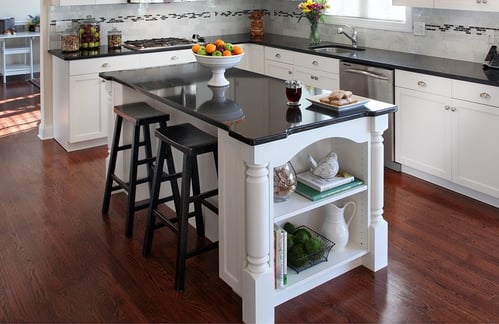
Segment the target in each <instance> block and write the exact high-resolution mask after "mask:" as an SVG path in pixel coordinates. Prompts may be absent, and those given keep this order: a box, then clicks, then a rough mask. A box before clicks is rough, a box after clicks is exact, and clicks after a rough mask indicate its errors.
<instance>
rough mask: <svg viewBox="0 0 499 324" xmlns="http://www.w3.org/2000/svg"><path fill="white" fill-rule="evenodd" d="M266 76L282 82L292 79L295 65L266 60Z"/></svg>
mask: <svg viewBox="0 0 499 324" xmlns="http://www.w3.org/2000/svg"><path fill="white" fill-rule="evenodd" d="M265 74H266V75H269V76H272V77H274V78H278V79H282V80H286V79H292V78H293V65H291V64H288V63H281V62H276V61H271V60H265Z"/></svg>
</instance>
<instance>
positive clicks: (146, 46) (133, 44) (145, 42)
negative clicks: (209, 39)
mask: <svg viewBox="0 0 499 324" xmlns="http://www.w3.org/2000/svg"><path fill="white" fill-rule="evenodd" d="M194 43H196V41H195V40H190V39H186V38H178V37H162V38H151V39H139V40H127V41H125V42H124V43H123V46H124V47H126V48H128V49H132V50H137V51H140V50H150V49H156V48H165V47H170V48H171V47H186V46H187V47H188V46H190V45H192V44H194Z"/></svg>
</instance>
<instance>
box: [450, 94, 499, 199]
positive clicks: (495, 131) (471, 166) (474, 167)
mask: <svg viewBox="0 0 499 324" xmlns="http://www.w3.org/2000/svg"><path fill="white" fill-rule="evenodd" d="M452 110H453V113H452V114H451V115H452V141H453V154H452V155H453V156H452V175H453V181H454V182H456V183H458V184H460V185H463V186H466V187H468V188H471V189H474V190H477V191H480V192H483V193H485V194H488V195H491V196H493V197H496V198H499V172H498V171H497V166H498V163H497V162H498V161H499V145H497V139H499V127H498V125H499V108H498V107H493V106H486V105H481V104H476V103H472V102H468V101H463V100H453V101H452Z"/></svg>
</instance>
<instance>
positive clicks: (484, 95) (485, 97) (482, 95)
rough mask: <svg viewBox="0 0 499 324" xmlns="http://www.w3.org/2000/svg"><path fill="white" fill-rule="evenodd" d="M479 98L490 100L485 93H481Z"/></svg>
mask: <svg viewBox="0 0 499 324" xmlns="http://www.w3.org/2000/svg"><path fill="white" fill-rule="evenodd" d="M480 98H482V99H490V95H489V94H488V93H487V92H482V93H480Z"/></svg>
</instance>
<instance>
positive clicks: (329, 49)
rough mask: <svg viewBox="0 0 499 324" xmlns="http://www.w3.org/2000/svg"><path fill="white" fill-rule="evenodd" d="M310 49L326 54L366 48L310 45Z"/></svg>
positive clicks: (351, 51) (350, 51) (352, 51)
mask: <svg viewBox="0 0 499 324" xmlns="http://www.w3.org/2000/svg"><path fill="white" fill-rule="evenodd" d="M310 49H312V50H314V51H315V52H319V53H326V54H351V53H355V52H358V51H365V50H366V49H365V48H363V47H352V46H346V45H319V46H313V47H310Z"/></svg>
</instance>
